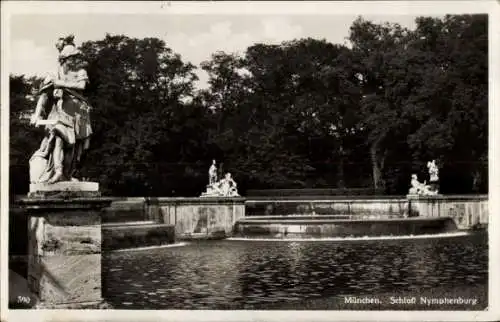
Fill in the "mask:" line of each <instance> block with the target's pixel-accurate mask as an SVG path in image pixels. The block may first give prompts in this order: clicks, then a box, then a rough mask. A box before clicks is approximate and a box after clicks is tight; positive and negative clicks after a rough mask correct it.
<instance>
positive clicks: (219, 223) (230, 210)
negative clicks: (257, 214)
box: [145, 198, 245, 239]
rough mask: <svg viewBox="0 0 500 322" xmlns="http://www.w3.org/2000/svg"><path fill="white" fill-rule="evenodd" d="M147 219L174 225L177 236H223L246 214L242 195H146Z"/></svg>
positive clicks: (228, 234)
mask: <svg viewBox="0 0 500 322" xmlns="http://www.w3.org/2000/svg"><path fill="white" fill-rule="evenodd" d="M145 209H146V219H147V220H152V221H155V222H158V223H165V224H170V225H175V235H176V238H177V239H192V238H223V237H227V236H231V235H232V234H233V228H234V223H235V222H236V221H237V220H238V219H240V218H243V217H244V216H245V199H244V198H146V207H145Z"/></svg>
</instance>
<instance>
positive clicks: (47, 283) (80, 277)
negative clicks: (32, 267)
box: [38, 254, 101, 304]
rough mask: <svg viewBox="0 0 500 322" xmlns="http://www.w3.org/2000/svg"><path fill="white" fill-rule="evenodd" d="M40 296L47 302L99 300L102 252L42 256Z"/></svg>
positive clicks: (39, 283)
mask: <svg viewBox="0 0 500 322" xmlns="http://www.w3.org/2000/svg"><path fill="white" fill-rule="evenodd" d="M38 285H39V292H38V293H39V296H40V300H41V301H42V302H45V303H46V304H49V303H53V304H58V303H78V302H90V301H100V300H101V254H93V255H73V256H64V255H57V256H43V257H41V272H40V280H39V282H38Z"/></svg>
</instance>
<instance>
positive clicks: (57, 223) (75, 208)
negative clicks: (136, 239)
mask: <svg viewBox="0 0 500 322" xmlns="http://www.w3.org/2000/svg"><path fill="white" fill-rule="evenodd" d="M110 202H111V200H110V199H106V198H77V199H60V198H45V199H42V198H23V199H20V200H18V201H17V205H18V206H20V207H22V208H24V210H25V213H26V215H27V216H28V286H29V288H30V290H31V292H33V293H34V294H35V295H36V296H37V297H38V299H39V301H40V304H39V306H40V307H57V306H59V305H65V304H74V305H78V303H88V302H99V301H101V300H102V296H101V240H102V237H101V211H102V209H103V208H104V207H107V206H109V204H110Z"/></svg>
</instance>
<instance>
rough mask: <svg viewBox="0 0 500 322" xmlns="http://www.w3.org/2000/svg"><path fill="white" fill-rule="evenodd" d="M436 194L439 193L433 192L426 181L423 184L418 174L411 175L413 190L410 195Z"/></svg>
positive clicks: (411, 189)
mask: <svg viewBox="0 0 500 322" xmlns="http://www.w3.org/2000/svg"><path fill="white" fill-rule="evenodd" d="M436 194H437V192H435V191H433V190H432V189H431V186H429V185H427V182H426V181H424V182H423V183H421V182H419V181H418V177H417V175H416V174H412V175H411V188H410V191H409V192H408V195H419V196H433V195H436Z"/></svg>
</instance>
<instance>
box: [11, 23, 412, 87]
mask: <svg viewBox="0 0 500 322" xmlns="http://www.w3.org/2000/svg"><path fill="white" fill-rule="evenodd" d="M363 17H364V18H365V19H368V20H372V21H374V22H385V21H389V22H393V23H399V24H401V25H402V26H405V27H408V28H414V26H415V17H416V16H412V15H377V16H370V15H363ZM356 18H357V15H320V16H318V15H238V14H233V15H217V14H187V15H186V14H183V15H163V14H44V15H40V14H19V15H13V16H12V17H11V20H10V46H9V48H10V53H9V54H10V55H9V57H10V59H9V69H10V72H11V73H13V74H17V75H21V74H24V75H26V76H32V75H38V76H42V77H43V76H44V75H46V74H47V73H48V72H50V71H53V70H55V69H56V66H57V50H56V48H55V46H54V44H55V42H56V40H57V39H58V38H59V37H60V36H64V35H67V34H74V35H75V42H76V44H77V45H79V44H81V43H82V42H84V41H89V40H100V39H103V38H104V36H105V35H106V33H109V34H122V35H126V36H129V37H136V38H144V37H157V38H160V39H163V40H164V41H165V42H166V44H167V46H169V47H170V48H172V50H173V51H174V52H176V53H179V54H180V55H181V57H182V59H183V60H184V61H189V62H191V63H193V64H195V65H197V66H199V64H200V63H201V62H202V61H204V60H208V59H210V55H211V54H213V53H215V52H216V51H226V52H240V53H243V52H244V51H245V49H246V48H247V47H248V46H251V45H253V44H254V43H267V44H278V43H281V42H283V41H288V40H293V39H298V38H307V37H311V38H317V39H326V40H327V41H329V42H332V43H340V44H343V43H346V39H345V38H346V37H347V36H348V34H349V27H350V26H351V24H352V22H353V21H354V20H355V19H356ZM197 74H198V76H199V78H200V80H199V81H198V83H197V87H198V88H204V87H206V86H207V79H208V75H207V74H206V73H205V72H204V71H202V70H201V69H198V70H197Z"/></svg>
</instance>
